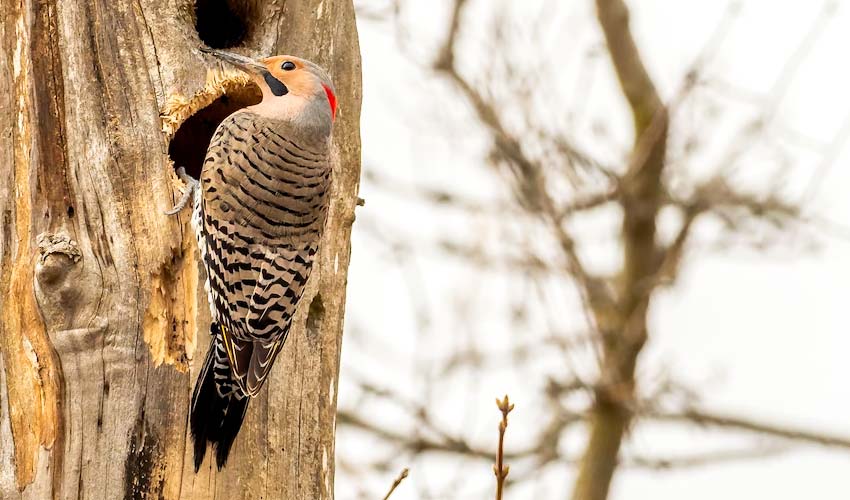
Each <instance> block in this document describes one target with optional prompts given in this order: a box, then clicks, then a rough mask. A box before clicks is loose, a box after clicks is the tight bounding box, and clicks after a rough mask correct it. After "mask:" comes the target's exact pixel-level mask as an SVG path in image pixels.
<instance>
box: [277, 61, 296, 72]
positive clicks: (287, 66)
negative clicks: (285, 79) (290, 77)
mask: <svg viewBox="0 0 850 500" xmlns="http://www.w3.org/2000/svg"><path fill="white" fill-rule="evenodd" d="M280 68H281V69H282V70H284V71H292V70H293V69H295V63H293V62H292V61H286V62H285V63H283V64H282V65H281V66H280Z"/></svg>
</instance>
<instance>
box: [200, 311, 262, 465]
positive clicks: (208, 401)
mask: <svg viewBox="0 0 850 500" xmlns="http://www.w3.org/2000/svg"><path fill="white" fill-rule="evenodd" d="M210 333H211V334H212V342H211V343H210V349H209V352H207V358H206V361H204V366H203V368H202V369H201V373H200V375H198V381H197V382H195V390H194V391H193V393H192V408H191V410H190V416H189V427H190V429H191V431H192V439H193V441H194V444H195V472H198V469H199V468H200V467H201V462H203V461H204V455H205V454H206V451H207V443H212V444H213V446H214V447H215V451H216V454H215V463H216V465H217V466H218V468H219V470H221V468H222V467H223V466H224V464H225V462H227V455H228V454H229V453H230V447H231V446H232V445H233V441H234V440H235V439H236V435H237V434H239V428H240V427H241V426H242V420H243V419H244V418H245V412H246V411H247V410H248V399H249V398H248V396H245V395H244V394H242V391H241V390H240V389H239V386H238V384H237V382H236V380H234V379H233V376H232V375H231V373H230V364H229V362H228V360H227V353H226V352H225V351H224V345H223V343H222V340H221V332H220V331H219V326H218V324H216V323H213V324H212V325H211V326H210Z"/></svg>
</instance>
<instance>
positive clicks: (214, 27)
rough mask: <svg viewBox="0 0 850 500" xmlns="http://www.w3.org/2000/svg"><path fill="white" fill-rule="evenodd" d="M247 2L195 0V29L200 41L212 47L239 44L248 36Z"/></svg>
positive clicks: (220, 47)
mask: <svg viewBox="0 0 850 500" xmlns="http://www.w3.org/2000/svg"><path fill="white" fill-rule="evenodd" d="M247 3H248V2H244V1H242V2H240V1H237V0H197V1H196V2H195V29H196V30H197V32H198V37H199V38H200V39H201V41H202V42H204V43H205V44H206V45H207V46H209V47H212V48H214V49H227V48H231V47H236V46H238V45H240V44H241V43H242V42H243V41H244V40H245V38H246V37H247V36H248V28H249V23H248V18H249V12H248V6H247Z"/></svg>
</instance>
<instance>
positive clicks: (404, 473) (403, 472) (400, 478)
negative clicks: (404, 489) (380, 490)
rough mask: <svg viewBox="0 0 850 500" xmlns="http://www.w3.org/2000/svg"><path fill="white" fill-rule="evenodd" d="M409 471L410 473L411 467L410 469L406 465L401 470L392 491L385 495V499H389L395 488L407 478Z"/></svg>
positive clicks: (391, 487) (391, 488)
mask: <svg viewBox="0 0 850 500" xmlns="http://www.w3.org/2000/svg"><path fill="white" fill-rule="evenodd" d="M409 473H410V469H408V468H407V467H405V468H404V469H402V470H401V473H399V475H398V477H397V478H395V481H393V484H392V486H390V491H388V492H387V494H386V495H384V500H389V498H390V496H392V494H393V492H394V491H395V489H396V488H398V485H400V484H401V482H402V481H404V480H405V479H406V478H407V475H408V474H409Z"/></svg>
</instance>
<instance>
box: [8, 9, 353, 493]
mask: <svg viewBox="0 0 850 500" xmlns="http://www.w3.org/2000/svg"><path fill="white" fill-rule="evenodd" d="M196 3H197V5H196ZM196 3H195V2H191V1H189V0H171V1H169V2H161V1H160V0H108V1H107V0H74V1H61V0H20V1H13V0H0V43H2V50H0V127H2V130H0V176H2V179H3V182H0V210H2V223H1V224H2V226H1V227H2V234H0V307H2V317H0V497H2V498H3V499H10V500H11V499H33V500H43V499H48V498H83V499H110V500H112V499H117V498H165V499H178V498H191V499H206V498H226V499H231V498H233V499H237V498H257V499H259V498H265V499H290V498H298V499H301V498H311V499H312V498H332V497H333V475H334V428H335V414H336V386H337V378H338V373H339V354H340V341H341V334H342V321H343V312H344V303H345V285H346V275H347V269H348V262H349V254H350V243H349V235H350V229H351V224H352V222H353V220H354V207H355V204H356V199H357V185H358V179H359V172H360V139H359V114H360V56H359V49H358V42H357V33H356V28H355V24H354V10H353V6H352V2H351V0H287V1H284V0H268V1H259V0H255V1H251V0H243V1H238V0H227V1H225V0H218V1H214V0H208V1H202V0H198V2H196ZM204 43H206V44H207V45H211V46H214V47H218V48H229V49H230V50H233V51H236V52H241V53H244V54H248V55H252V56H265V55H274V54H283V53H289V54H295V55H300V56H303V57H306V58H309V59H312V60H314V61H316V62H318V63H319V64H321V65H323V66H325V67H326V68H327V69H328V70H329V73H330V74H331V76H332V77H333V79H334V82H335V86H336V91H337V95H338V98H339V103H340V108H339V113H338V115H337V120H336V125H335V133H334V136H335V139H334V158H335V169H334V191H333V197H332V199H333V201H332V206H331V212H330V217H329V221H328V228H327V232H326V236H325V240H324V242H323V247H322V253H321V256H320V259H319V263H318V267H317V269H316V270H315V271H314V274H313V277H312V279H311V282H310V286H309V288H308V290H307V292H306V293H305V295H304V298H303V299H302V301H301V307H300V309H299V313H298V315H297V316H296V320H295V325H294V327H293V332H292V334H291V335H290V338H289V341H288V342H287V345H286V346H285V348H284V350H283V353H282V355H281V357H280V358H279V359H278V361H277V363H276V365H277V366H276V367H275V368H274V370H273V371H272V375H271V377H270V379H269V382H268V383H267V384H266V387H267V389H265V390H263V392H262V393H261V395H260V396H259V397H257V398H255V399H254V400H253V401H252V402H251V404H250V405H249V408H248V415H247V417H246V420H245V424H244V426H243V428H242V431H241V432H240V434H239V437H238V438H237V440H236V442H235V444H234V447H233V450H232V451H231V456H230V459H229V461H228V464H227V466H226V467H225V468H224V469H223V470H221V471H217V470H216V468H215V467H214V466H213V465H211V464H210V456H211V455H212V454H211V453H207V458H206V460H205V462H204V463H203V465H202V466H201V470H200V471H199V473H197V474H195V473H194V472H193V469H192V460H191V453H192V447H191V446H187V440H188V428H187V421H188V418H187V412H188V407H189V399H190V395H191V388H192V385H193V384H194V382H195V378H196V377H197V371H198V369H199V367H200V364H201V362H202V361H203V359H204V353H205V351H206V349H207V348H208V342H209V334H208V328H209V307H208V305H207V298H206V293H205V292H204V289H203V281H204V278H205V275H204V272H203V270H202V269H201V268H200V267H199V265H198V262H197V250H196V245H195V241H194V235H193V233H192V230H191V228H190V226H189V223H188V221H189V217H190V210H189V209H186V210H185V211H184V212H182V213H181V214H179V216H174V217H169V216H166V215H164V214H163V211H164V210H166V209H168V208H170V207H171V206H172V205H173V204H174V203H175V201H176V199H177V198H178V197H179V195H180V192H179V189H177V188H180V187H181V183H180V182H178V181H177V180H176V177H175V176H174V173H173V167H174V164H173V163H172V161H176V162H177V164H178V165H185V166H186V167H187V169H188V170H189V171H190V172H192V171H193V170H194V171H197V169H198V168H199V165H200V161H201V159H202V157H203V153H204V151H205V150H206V146H207V144H208V141H209V137H210V136H211V134H212V130H213V129H214V127H215V125H217V123H218V122H220V121H221V119H223V118H224V116H226V115H227V114H229V113H230V112H232V111H233V110H235V109H236V108H238V107H241V106H244V105H246V104H249V103H251V102H253V101H255V100H256V99H257V89H256V88H255V87H253V86H252V84H250V83H248V82H247V80H246V79H245V78H244V77H243V76H240V75H239V74H238V73H230V72H228V73H224V72H222V71H221V69H220V66H219V65H218V64H217V63H214V62H213V61H212V60H211V58H209V57H206V56H204V55H202V54H200V53H199V52H198V51H197V47H198V46H200V45H202V44H204ZM209 70H213V71H209ZM223 94H225V95H224V96H223Z"/></svg>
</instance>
